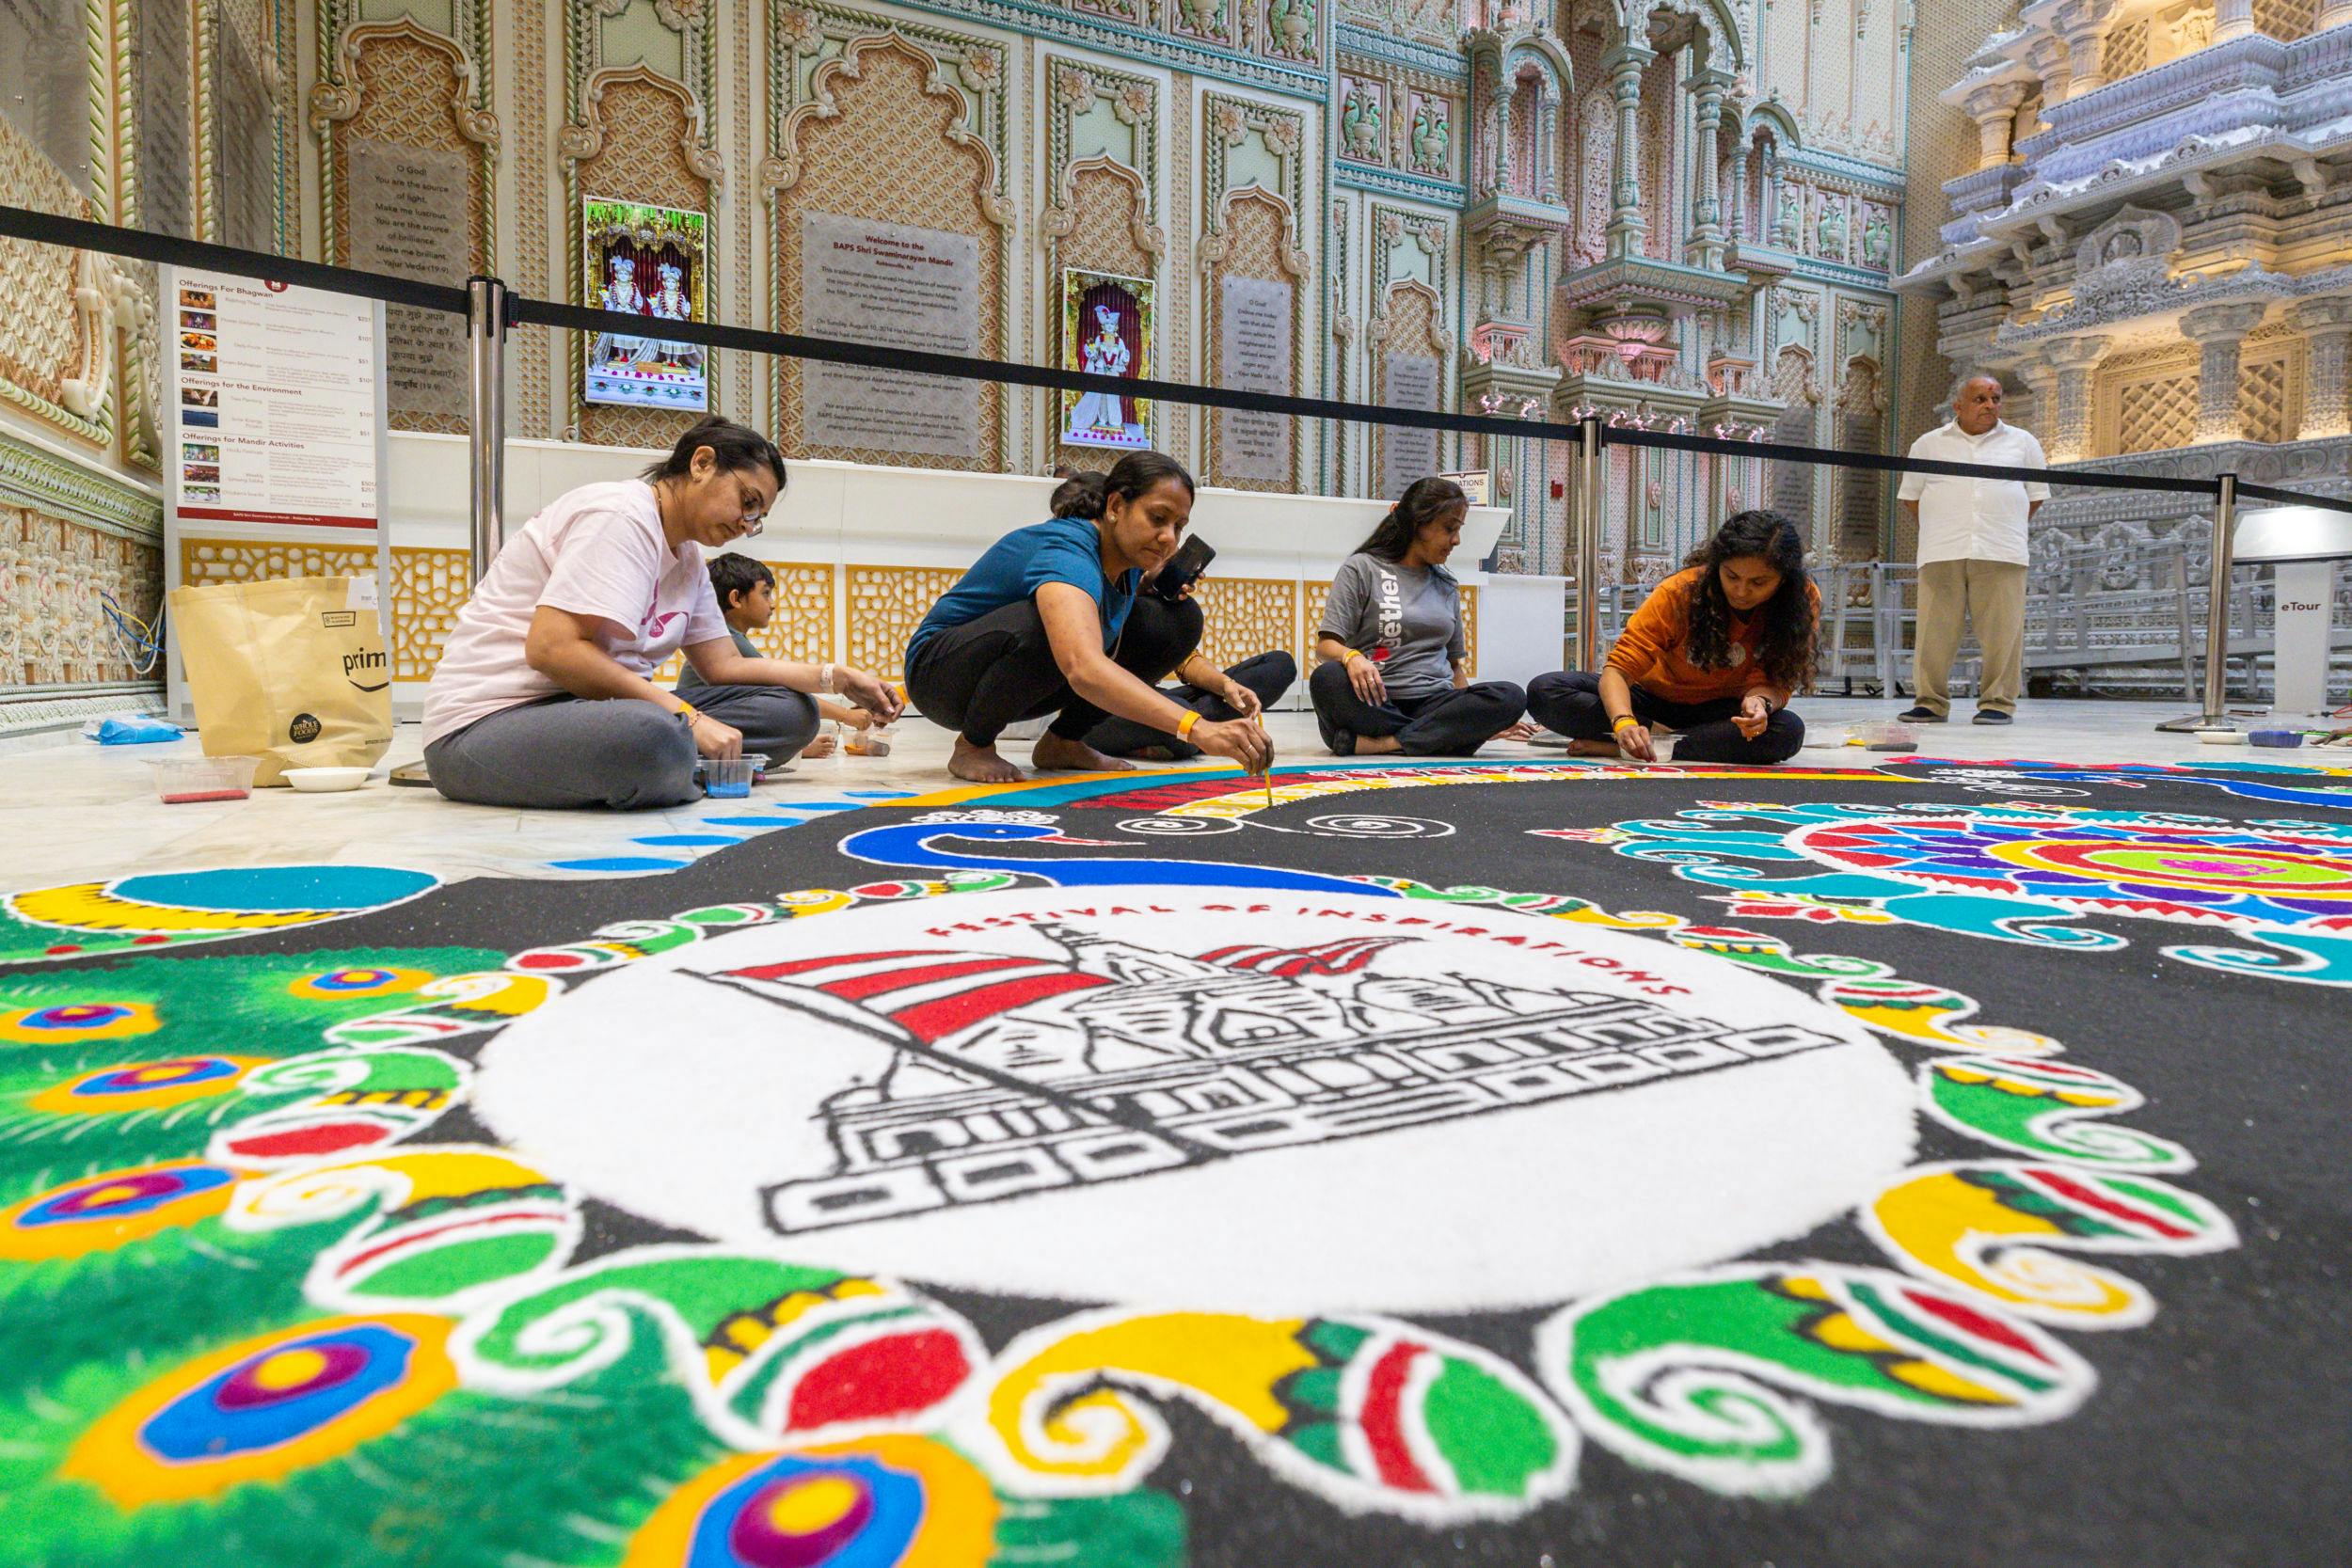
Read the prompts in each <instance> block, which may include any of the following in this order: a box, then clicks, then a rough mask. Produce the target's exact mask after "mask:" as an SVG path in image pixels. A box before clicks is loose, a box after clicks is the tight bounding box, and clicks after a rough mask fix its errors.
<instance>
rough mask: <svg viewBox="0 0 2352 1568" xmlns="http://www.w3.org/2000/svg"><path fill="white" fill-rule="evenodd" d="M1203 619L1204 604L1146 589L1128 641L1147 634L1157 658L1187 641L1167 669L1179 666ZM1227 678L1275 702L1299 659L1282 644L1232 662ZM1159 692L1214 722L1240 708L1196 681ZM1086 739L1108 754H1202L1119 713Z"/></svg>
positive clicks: (1196, 641)
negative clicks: (1152, 751) (1171, 600)
mask: <svg viewBox="0 0 2352 1568" xmlns="http://www.w3.org/2000/svg"><path fill="white" fill-rule="evenodd" d="M1201 625H1202V618H1201V614H1200V606H1199V605H1197V604H1195V603H1194V602H1193V601H1192V600H1190V599H1179V600H1177V601H1176V602H1175V603H1174V604H1170V603H1168V601H1167V600H1166V599H1160V598H1154V597H1152V595H1151V594H1144V595H1142V596H1141V597H1140V598H1138V599H1136V608H1135V609H1134V610H1132V611H1131V612H1129V614H1128V616H1127V632H1126V639H1125V640H1133V639H1135V638H1137V637H1141V638H1143V639H1145V640H1146V641H1148V642H1149V643H1150V645H1151V646H1152V649H1153V650H1154V657H1157V653H1158V651H1159V650H1161V649H1163V648H1173V647H1176V646H1177V644H1179V643H1182V644H1183V651H1182V652H1180V653H1178V654H1177V655H1176V658H1175V662H1173V663H1171V664H1170V665H1169V666H1168V668H1169V669H1171V670H1175V669H1180V668H1182V667H1183V665H1184V660H1185V658H1186V657H1189V656H1190V655H1191V653H1192V651H1193V650H1194V649H1195V648H1198V647H1199V646H1200V628H1201ZM1225 673H1226V676H1227V678H1228V679H1231V680H1236V681H1239V682H1241V684H1242V685H1244V686H1246V687H1248V689H1250V690H1252V691H1254V692H1256V693H1257V694H1258V705H1259V706H1260V707H1262V708H1266V707H1272V706H1273V705H1275V704H1276V703H1279V702H1280V701H1281V700H1282V693H1283V692H1285V691H1288V690H1289V689H1291V683H1292V682H1293V681H1295V680H1296V679H1297V678H1298V662H1297V660H1295V659H1294V658H1292V657H1291V656H1290V655H1288V654H1286V653H1284V652H1282V651H1281V650H1280V649H1279V648H1277V649H1275V650H1274V651H1273V652H1271V653H1263V654H1259V655H1257V656H1256V657H1251V658H1245V659H1243V660H1242V661H1241V662H1240V663H1239V664H1235V665H1232V666H1231V667H1229V668H1228V669H1227V670H1226V672H1225ZM1160 695H1161V696H1163V697H1166V698H1167V699H1168V701H1169V702H1171V703H1174V704H1175V705H1177V706H1178V707H1188V708H1190V709H1192V711H1193V712H1195V713H1197V714H1199V715H1200V717H1201V718H1203V719H1206V720H1208V721H1210V722H1211V723H1216V724H1223V723H1230V722H1231V721H1233V720H1235V719H1238V718H1240V717H1241V713H1240V711H1239V710H1238V709H1236V708H1235V707H1234V706H1233V705H1232V704H1230V703H1228V702H1227V701H1226V700H1225V699H1224V698H1222V697H1219V696H1216V695H1215V694H1213V693H1211V692H1207V691H1203V690H1201V689H1200V688H1199V687H1197V686H1189V685H1186V686H1174V687H1168V688H1165V689H1162V690H1161V692H1160ZM1087 744H1088V745H1089V746H1091V747H1093V748H1094V749H1095V750H1096V751H1098V752H1102V753H1103V754H1104V756H1112V757H1131V756H1134V755H1135V754H1136V752H1141V751H1144V750H1146V749H1149V748H1152V747H1157V748H1158V749H1159V750H1161V751H1164V752H1167V753H1168V755H1169V756H1171V757H1174V758H1176V759H1177V760H1179V761H1182V760H1184V759H1186V758H1189V757H1197V756H1199V755H1200V747H1198V746H1195V745H1194V744H1193V743H1192V742H1191V741H1189V740H1179V739H1177V738H1176V737H1175V736H1172V735H1168V734H1165V733H1163V732H1161V731H1159V730H1155V729H1153V728H1152V727H1151V726H1150V725H1149V724H1138V723H1136V721H1134V720H1132V719H1121V718H1119V717H1118V716H1117V715H1113V716H1112V717H1110V718H1108V719H1105V720H1104V721H1102V722H1101V723H1099V724H1097V725H1095V726H1094V728H1093V729H1092V730H1091V731H1089V733H1088V735H1087Z"/></svg>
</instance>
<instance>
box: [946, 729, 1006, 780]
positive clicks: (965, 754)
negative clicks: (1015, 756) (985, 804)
mask: <svg viewBox="0 0 2352 1568" xmlns="http://www.w3.org/2000/svg"><path fill="white" fill-rule="evenodd" d="M947 771H948V772H950V773H953V774H954V775H955V776H956V777H957V778H959V779H968V780H970V781H971V782H972V783H974V784H1018V783H1019V782H1020V780H1021V769H1020V768H1015V767H1014V766H1013V765H1012V764H1011V763H1009V762H1007V761H1006V760H1005V759H1004V758H1003V757H1000V756H998V755H997V754H996V748H995V747H993V746H975V745H973V744H972V743H971V742H970V741H968V740H966V739H964V738H963V736H956V749H955V750H954V751H952V752H949V753H948V754H947Z"/></svg>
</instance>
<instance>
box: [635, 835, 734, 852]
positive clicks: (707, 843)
mask: <svg viewBox="0 0 2352 1568" xmlns="http://www.w3.org/2000/svg"><path fill="white" fill-rule="evenodd" d="M629 842H630V843H632V844H644V845H648V846H650V847H654V848H657V849H701V848H707V847H712V846H716V845H724V844H740V843H742V842H743V841H742V840H741V839H739V838H737V837H736V836H735V835H734V834H732V833H654V834H651V835H649V836H647V837H644V838H637V839H631V840H629Z"/></svg>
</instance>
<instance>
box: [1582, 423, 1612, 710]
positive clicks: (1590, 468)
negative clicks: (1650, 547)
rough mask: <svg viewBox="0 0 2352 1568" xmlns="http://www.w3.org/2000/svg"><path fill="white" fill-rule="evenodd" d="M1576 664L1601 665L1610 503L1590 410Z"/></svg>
mask: <svg viewBox="0 0 2352 1568" xmlns="http://www.w3.org/2000/svg"><path fill="white" fill-rule="evenodd" d="M1576 461H1577V467H1576V479H1577V486H1576V491H1577V495H1576V506H1575V508H1574V511H1575V519H1576V667H1577V668H1578V669H1579V670H1584V671H1592V670H1597V669H1599V668H1600V533H1601V519H1602V518H1603V517H1604V516H1606V515H1607V509H1608V504H1609V470H1608V468H1607V467H1605V466H1604V464H1603V462H1602V458H1601V444H1600V417H1599V416H1598V415H1597V414H1587V415H1585V416H1584V418H1583V420H1582V421H1581V425H1580V428H1579V432H1578V437H1577V446H1576Z"/></svg>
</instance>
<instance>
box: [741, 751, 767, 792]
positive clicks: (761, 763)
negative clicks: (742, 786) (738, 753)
mask: <svg viewBox="0 0 2352 1568" xmlns="http://www.w3.org/2000/svg"><path fill="white" fill-rule="evenodd" d="M743 760H744V761H745V762H748V763H750V764H751V765H752V783H754V784H766V783H767V782H768V753H767V752H744V753H743Z"/></svg>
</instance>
